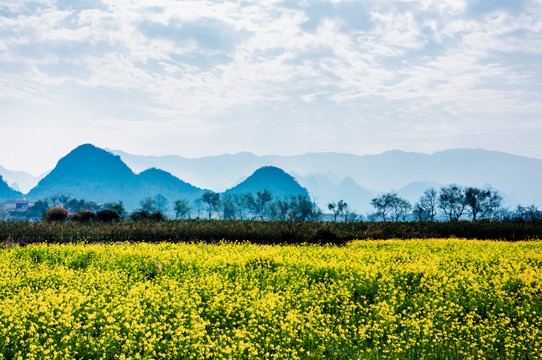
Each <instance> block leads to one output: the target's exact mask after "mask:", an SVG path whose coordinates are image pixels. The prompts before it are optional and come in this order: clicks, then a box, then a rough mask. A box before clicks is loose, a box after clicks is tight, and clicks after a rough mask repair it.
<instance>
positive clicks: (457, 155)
mask: <svg viewBox="0 0 542 360" xmlns="http://www.w3.org/2000/svg"><path fill="white" fill-rule="evenodd" d="M113 152H114V153H116V154H119V155H120V156H121V158H123V159H124V160H125V161H126V162H127V164H128V166H130V167H132V168H135V169H137V168H138V167H141V163H142V162H145V164H146V165H148V164H150V163H152V162H153V161H155V162H156V164H158V163H159V164H161V165H162V166H161V168H162V169H164V170H166V171H169V172H171V173H172V174H174V175H176V176H178V177H181V178H183V179H185V180H186V181H188V182H191V183H196V184H198V185H202V184H205V187H207V188H210V189H213V190H215V191H220V190H221V189H226V188H228V187H229V186H232V185H233V184H234V183H235V182H236V181H238V179H240V178H242V177H243V176H246V174H247V173H251V172H253V171H255V170H256V169H258V168H260V167H262V166H276V167H278V168H281V169H283V170H284V171H286V172H288V173H291V174H295V176H296V178H297V179H298V180H299V182H300V183H301V184H302V185H303V186H305V187H306V188H307V189H308V191H309V193H310V194H311V195H315V197H317V198H318V199H317V201H318V203H319V205H320V206H323V205H325V202H327V201H328V199H333V198H335V200H334V201H337V200H339V199H340V198H344V200H346V201H350V203H351V204H352V206H353V208H356V209H358V210H362V211H366V210H370V205H369V204H367V203H366V200H367V199H366V198H367V193H369V194H371V195H375V194H377V193H379V192H388V191H394V190H395V191H398V192H401V189H403V188H406V190H405V191H407V194H405V196H406V197H407V198H409V199H412V198H413V196H414V194H413V193H412V191H411V190H409V188H408V186H409V185H410V184H413V183H418V182H427V183H428V184H442V185H446V184H450V183H458V184H460V185H463V186H478V187H483V186H485V185H488V184H489V185H491V186H492V187H494V188H495V189H497V190H499V191H500V192H501V193H502V194H503V197H504V198H505V200H506V203H507V205H515V204H517V203H522V204H532V203H535V204H542V191H541V190H540V184H541V183H542V160H540V159H533V158H527V157H522V156H518V155H512V154H508V153H503V152H498V151H489V150H483V149H453V150H445V151H439V152H436V153H433V154H422V153H415V152H404V151H400V150H394V151H388V152H384V153H382V154H378V155H353V154H341V153H307V154H302V155H294V156H279V155H269V156H257V155H254V154H251V153H239V154H234V155H230V154H228V155H220V156H208V157H204V158H194V159H187V158H182V157H178V156H174V155H172V156H167V157H148V156H142V155H131V154H126V153H123V152H121V151H113ZM163 158H165V159H166V160H167V161H165V160H164V159H163ZM245 159H248V161H246V162H245ZM187 164H188V165H187ZM315 174H320V175H319V176H320V184H317V181H315V179H310V177H311V176H314V175H315ZM322 176H323V177H327V178H328V179H329V182H331V183H335V185H334V186H330V184H329V182H327V184H324V183H326V181H324V180H322ZM347 177H350V178H352V179H353V181H354V182H355V183H356V184H357V185H358V186H359V189H357V190H356V191H350V192H345V191H344V190H339V189H337V188H336V187H337V186H338V182H337V181H336V179H339V182H340V181H341V180H342V179H344V178H347ZM200 181H201V182H200ZM412 186H414V185H411V187H412ZM324 188H325V189H327V190H323V189H324ZM422 192H423V191H422ZM400 195H401V194H400ZM420 195H421V193H420ZM324 199H325V200H324ZM362 199H363V200H362ZM330 201H331V200H330ZM411 201H412V200H411Z"/></svg>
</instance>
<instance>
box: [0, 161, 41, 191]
mask: <svg viewBox="0 0 542 360" xmlns="http://www.w3.org/2000/svg"><path fill="white" fill-rule="evenodd" d="M44 175H45V174H43V175H40V176H37V177H36V176H33V175H32V174H29V173H27V172H25V171H15V170H8V169H6V168H5V167H3V166H0V176H2V177H3V178H4V181H5V182H6V183H7V184H8V185H9V186H10V187H11V188H12V189H14V190H17V191H21V192H23V193H27V192H28V191H30V190H31V189H32V188H33V187H34V186H36V184H37V183H38V181H39V180H40V179H41V178H43V176H44Z"/></svg>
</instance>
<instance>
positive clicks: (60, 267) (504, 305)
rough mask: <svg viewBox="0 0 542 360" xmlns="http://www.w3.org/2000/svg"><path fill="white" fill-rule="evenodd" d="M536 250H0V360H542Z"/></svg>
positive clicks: (455, 244) (442, 246)
mask: <svg viewBox="0 0 542 360" xmlns="http://www.w3.org/2000/svg"><path fill="white" fill-rule="evenodd" d="M541 358H542V242H540V241H530V242H516V243H509V242H494V241H476V240H461V239H430V240H409V241H404V240H386V241H376V240H375V241H353V242H349V243H348V244H346V245H345V246H340V247H337V246H315V245H292V246H278V245H276V246H275V245H273V246H265V245H254V244H248V243H237V244H232V243H220V244H213V245H206V244H201V243H200V244H183V243H179V244H170V243H160V244H148V243H146V244H129V243H114V244H105V245H103V244H102V245H89V244H72V245H29V246H25V247H17V246H15V247H3V248H1V249H0V359H541Z"/></svg>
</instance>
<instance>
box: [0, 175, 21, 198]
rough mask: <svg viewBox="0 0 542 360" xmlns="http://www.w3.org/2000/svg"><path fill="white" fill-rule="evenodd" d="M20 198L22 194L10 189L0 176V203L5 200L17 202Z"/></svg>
mask: <svg viewBox="0 0 542 360" xmlns="http://www.w3.org/2000/svg"><path fill="white" fill-rule="evenodd" d="M22 197H23V194H22V193H21V192H19V191H16V190H13V189H12V188H10V187H9V185H8V183H7V182H6V181H5V180H4V178H3V177H2V175H0V203H1V202H2V201H5V200H18V199H20V198H22ZM0 205H1V204H0Z"/></svg>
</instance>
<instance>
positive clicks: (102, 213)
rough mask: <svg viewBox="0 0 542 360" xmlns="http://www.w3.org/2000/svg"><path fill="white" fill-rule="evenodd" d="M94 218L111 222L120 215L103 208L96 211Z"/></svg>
mask: <svg viewBox="0 0 542 360" xmlns="http://www.w3.org/2000/svg"><path fill="white" fill-rule="evenodd" d="M96 220H98V221H102V222H112V221H118V220H120V215H119V213H118V212H116V211H115V210H111V209H103V210H99V211H98V212H97V213H96Z"/></svg>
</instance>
